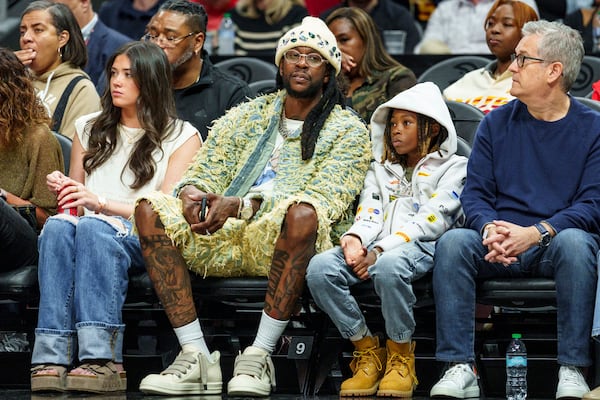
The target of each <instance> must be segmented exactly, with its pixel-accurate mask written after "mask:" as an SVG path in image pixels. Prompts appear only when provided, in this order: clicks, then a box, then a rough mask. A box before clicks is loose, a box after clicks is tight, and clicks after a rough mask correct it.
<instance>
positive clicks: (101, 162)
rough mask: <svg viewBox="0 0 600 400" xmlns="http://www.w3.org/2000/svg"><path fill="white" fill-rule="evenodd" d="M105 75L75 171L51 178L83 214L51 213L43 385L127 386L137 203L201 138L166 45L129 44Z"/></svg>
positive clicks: (77, 145)
mask: <svg viewBox="0 0 600 400" xmlns="http://www.w3.org/2000/svg"><path fill="white" fill-rule="evenodd" d="M106 74H107V76H109V82H108V84H109V90H107V91H105V93H104V95H103V96H102V106H103V107H102V111H101V112H98V113H94V114H90V115H86V116H84V117H81V118H79V119H78V120H77V122H76V126H77V136H75V138H74V140H73V150H72V153H71V170H70V172H69V176H68V177H67V176H65V175H64V174H62V173H61V172H59V171H56V172H53V173H51V174H49V175H48V177H47V185H48V188H49V189H50V190H52V191H53V192H55V193H56V194H57V196H58V197H57V199H58V205H59V206H61V207H63V208H66V209H75V208H79V210H80V213H79V216H74V215H69V214H59V215H56V216H54V217H52V218H49V219H48V221H47V222H46V225H45V226H44V229H43V230H42V233H41V235H40V243H39V250H40V262H39V265H38V274H39V284H40V304H39V315H38V324H37V328H36V330H35V344H34V347H33V353H32V360H31V362H32V365H33V367H32V369H31V390H32V391H34V392H37V391H58V392H64V391H77V392H91V393H106V392H119V391H124V390H125V389H126V387H127V377H126V373H125V371H124V370H123V365H122V363H123V335H124V330H125V325H124V324H123V321H122V317H121V308H122V306H123V303H124V301H125V296H126V294H127V285H128V271H129V269H130V268H137V269H143V267H144V263H143V259H142V254H141V249H140V242H139V239H138V237H137V236H136V235H134V233H133V230H132V223H131V221H130V219H129V218H130V217H131V215H132V214H133V209H134V204H133V203H134V201H135V199H136V198H137V197H138V196H140V195H142V194H143V193H146V192H148V191H153V190H161V191H163V192H164V193H171V191H172V189H173V186H174V184H175V182H177V181H178V180H179V179H180V178H181V175H182V174H183V171H184V170H185V169H186V168H187V166H188V164H190V163H191V161H192V158H193V156H194V155H195V153H196V151H197V150H198V149H199V148H200V146H201V139H200V135H199V134H198V132H197V130H196V129H194V127H192V126H191V125H190V124H189V123H187V122H183V121H181V120H178V119H177V118H176V114H175V103H174V101H173V94H172V89H171V69H170V66H169V62H168V60H167V57H166V56H165V54H164V52H163V51H162V50H161V49H160V48H159V47H158V46H156V45H154V44H152V43H144V42H130V43H127V44H125V45H124V46H122V47H120V48H119V49H118V50H117V51H116V52H115V53H114V54H113V56H112V57H111V58H110V59H109V60H108V63H107V65H106ZM157 99H160V101H157ZM76 361H78V362H79V363H80V364H79V365H78V366H76V367H75V368H72V367H73V364H74V363H75V362H76ZM71 368H72V369H71Z"/></svg>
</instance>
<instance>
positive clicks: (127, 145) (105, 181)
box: [75, 112, 202, 212]
mask: <svg viewBox="0 0 600 400" xmlns="http://www.w3.org/2000/svg"><path fill="white" fill-rule="evenodd" d="M98 114H100V113H99V112H97V113H93V114H88V115H84V116H82V117H80V118H78V119H77V120H76V121H75V129H76V131H77V137H78V138H79V141H80V142H81V145H82V146H83V149H84V150H86V151H87V149H88V141H89V131H86V130H85V125H86V124H87V122H88V121H89V120H91V119H93V118H95V117H96V116H97V115H98ZM173 127H174V129H173V131H172V132H170V133H169V135H168V136H167V138H166V139H165V140H163V142H162V146H161V148H162V151H160V150H158V149H156V150H155V151H154V152H153V153H152V158H153V159H154V161H155V163H156V167H155V168H156V169H155V172H154V176H153V177H152V179H150V180H149V181H148V182H146V184H145V185H144V186H143V187H141V188H139V189H135V190H134V189H132V188H131V187H130V185H131V184H132V183H133V181H134V174H133V172H132V171H131V170H130V169H129V168H128V167H127V168H126V165H127V162H128V161H129V155H130V154H131V153H132V152H133V149H134V147H135V144H136V142H137V140H138V139H139V138H141V137H142V135H143V134H144V130H143V129H140V128H128V127H126V126H124V125H121V124H119V125H118V128H117V131H118V135H119V140H118V143H117V147H116V149H115V151H114V153H113V154H112V155H111V157H110V161H107V162H105V163H104V164H102V165H100V166H99V167H98V168H96V169H95V170H94V171H92V173H91V175H87V174H86V177H85V186H86V187H87V188H88V189H89V190H90V191H92V192H93V193H95V194H97V195H99V196H104V197H106V198H107V199H108V200H114V201H119V202H123V203H127V204H133V203H134V202H135V200H136V199H137V198H139V197H140V196H141V195H142V194H144V193H146V192H149V191H155V190H160V187H161V185H162V183H163V181H164V179H165V175H166V173H167V167H168V165H169V158H170V157H171V155H172V154H173V153H174V152H175V151H176V150H177V149H179V147H181V146H182V145H183V144H184V143H185V142H186V141H187V140H188V139H189V138H191V137H192V136H194V135H198V138H199V139H200V141H202V138H201V136H200V134H199V133H198V130H197V129H196V128H194V127H193V126H192V125H191V124H190V123H189V122H184V121H182V120H179V119H178V120H176V123H175V124H173ZM124 168H125V170H124ZM86 212H88V210H86Z"/></svg>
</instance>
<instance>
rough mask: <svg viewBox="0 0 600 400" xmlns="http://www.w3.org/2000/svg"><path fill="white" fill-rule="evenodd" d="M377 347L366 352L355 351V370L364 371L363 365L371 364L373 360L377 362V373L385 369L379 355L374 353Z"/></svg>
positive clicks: (353, 354)
mask: <svg viewBox="0 0 600 400" xmlns="http://www.w3.org/2000/svg"><path fill="white" fill-rule="evenodd" d="M376 348H377V347H370V348H368V349H365V350H354V352H353V353H352V356H353V357H354V360H355V365H356V367H355V370H359V369H362V365H364V364H369V363H370V362H371V359H373V360H374V361H375V367H377V371H381V370H382V369H383V365H381V360H380V359H379V357H378V356H377V354H376V353H375V352H374V351H373V350H375V349H376Z"/></svg>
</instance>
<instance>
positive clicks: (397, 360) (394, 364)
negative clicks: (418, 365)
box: [386, 353, 419, 386]
mask: <svg viewBox="0 0 600 400" xmlns="http://www.w3.org/2000/svg"><path fill="white" fill-rule="evenodd" d="M388 356H389V355H388ZM387 362H388V365H389V368H387V371H386V375H387V374H389V373H390V372H392V371H397V372H398V373H399V374H400V376H402V377H406V376H407V375H408V374H410V377H411V378H412V380H413V382H414V384H415V386H416V385H418V384H419V381H418V380H417V374H416V373H415V371H411V370H410V368H409V367H408V365H409V362H410V357H408V356H405V355H402V354H399V353H392V355H391V357H388V361H387Z"/></svg>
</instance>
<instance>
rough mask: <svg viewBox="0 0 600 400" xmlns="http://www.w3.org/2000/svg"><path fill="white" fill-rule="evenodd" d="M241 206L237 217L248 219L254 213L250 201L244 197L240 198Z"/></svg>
mask: <svg viewBox="0 0 600 400" xmlns="http://www.w3.org/2000/svg"><path fill="white" fill-rule="evenodd" d="M242 202H243V203H242V208H241V210H240V213H239V214H238V219H243V220H244V221H248V220H249V219H250V218H252V215H254V210H253V209H252V201H251V200H250V199H248V198H246V197H243V198H242Z"/></svg>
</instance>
